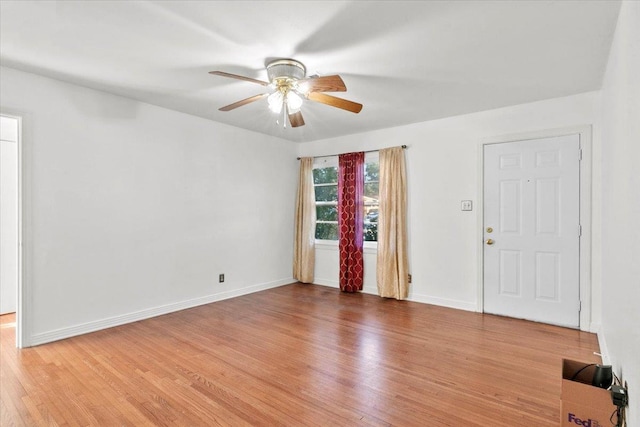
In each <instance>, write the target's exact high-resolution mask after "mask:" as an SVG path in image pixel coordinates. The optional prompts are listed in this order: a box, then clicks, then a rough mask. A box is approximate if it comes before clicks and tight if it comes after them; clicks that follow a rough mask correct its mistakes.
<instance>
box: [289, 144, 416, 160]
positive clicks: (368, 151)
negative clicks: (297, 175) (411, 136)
mask: <svg viewBox="0 0 640 427" xmlns="http://www.w3.org/2000/svg"><path fill="white" fill-rule="evenodd" d="M400 147H402V148H404V149H406V148H407V146H406V145H401V146H400ZM380 150H383V148H378V149H377V150H367V151H364V153H375V152H376V151H380ZM341 154H346V153H341ZM339 155H340V154H328V155H326V156H311V157H313V158H314V159H320V158H322V157H335V156H339ZM301 158H302V157H298V158H297V159H298V160H300V159H301Z"/></svg>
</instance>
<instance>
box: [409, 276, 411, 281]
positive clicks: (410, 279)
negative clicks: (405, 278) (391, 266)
mask: <svg viewBox="0 0 640 427" xmlns="http://www.w3.org/2000/svg"><path fill="white" fill-rule="evenodd" d="M409 283H411V275H409Z"/></svg>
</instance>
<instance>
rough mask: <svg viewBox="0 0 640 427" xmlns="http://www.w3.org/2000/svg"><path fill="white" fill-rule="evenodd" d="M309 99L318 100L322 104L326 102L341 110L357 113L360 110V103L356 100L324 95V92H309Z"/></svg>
mask: <svg viewBox="0 0 640 427" xmlns="http://www.w3.org/2000/svg"><path fill="white" fill-rule="evenodd" d="M309 99H310V100H312V101H316V102H320V103H322V104H327V105H330V106H332V107H337V108H342V109H343V110H347V111H351V112H352V113H356V114H357V113H359V112H360V110H362V104H358V103H357V102H353V101H348V100H346V99H342V98H337V97H335V96H331V95H326V94H324V93H319V92H311V93H310V94H309Z"/></svg>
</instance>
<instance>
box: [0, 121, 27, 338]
mask: <svg viewBox="0 0 640 427" xmlns="http://www.w3.org/2000/svg"><path fill="white" fill-rule="evenodd" d="M20 136H21V120H20V118H19V117H16V116H10V115H5V114H1V115H0V316H2V322H1V323H2V328H3V329H5V328H9V327H15V328H16V344H17V345H18V346H19V347H21V340H20V338H19V336H20V335H19V334H18V332H19V327H18V324H19V323H20V322H19V318H20V316H19V314H20V313H19V312H20V311H21V310H20V303H19V300H20V298H19V296H20V290H21V265H22V262H21V261H22V260H21V251H20V240H21V239H20V237H21V232H20V230H21V226H20V224H21V221H20V212H21V209H20V206H21V205H20V200H21V197H20V170H21V168H20V158H21V156H20V152H21V150H20V148H21V144H20ZM11 320H13V321H11Z"/></svg>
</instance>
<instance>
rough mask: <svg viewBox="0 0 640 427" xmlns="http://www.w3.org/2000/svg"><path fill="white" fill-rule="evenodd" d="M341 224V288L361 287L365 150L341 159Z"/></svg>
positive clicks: (339, 185) (343, 289) (339, 216)
mask: <svg viewBox="0 0 640 427" xmlns="http://www.w3.org/2000/svg"><path fill="white" fill-rule="evenodd" d="M338 162H339V163H338V225H339V228H340V240H339V242H338V247H339V249H340V290H342V291H344V292H357V291H361V290H362V283H363V274H364V263H363V260H362V241H363V222H364V153H363V152H360V153H347V154H342V155H340V156H339V158H338Z"/></svg>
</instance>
